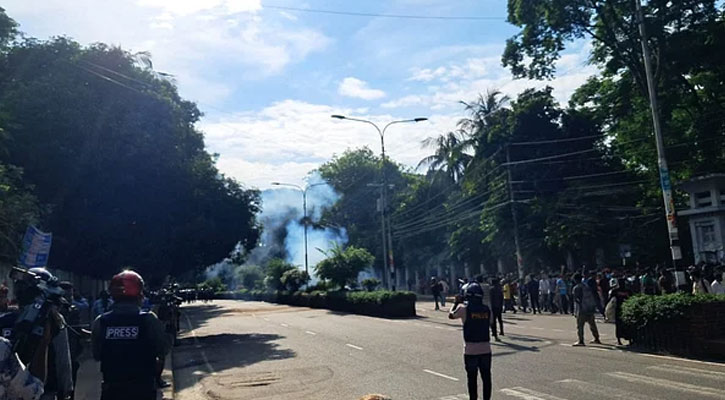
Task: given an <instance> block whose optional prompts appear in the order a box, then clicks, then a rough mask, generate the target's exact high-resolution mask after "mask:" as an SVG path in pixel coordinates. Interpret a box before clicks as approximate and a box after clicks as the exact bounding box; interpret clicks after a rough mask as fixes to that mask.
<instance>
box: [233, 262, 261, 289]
mask: <svg viewBox="0 0 725 400" xmlns="http://www.w3.org/2000/svg"><path fill="white" fill-rule="evenodd" d="M237 277H238V278H239V282H241V283H242V286H243V287H244V288H245V289H249V290H252V289H256V288H259V287H261V286H262V285H263V284H264V271H263V270H262V268H261V267H259V266H258V265H243V266H241V267H239V270H238V271H237Z"/></svg>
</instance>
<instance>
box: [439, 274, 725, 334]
mask: <svg viewBox="0 0 725 400" xmlns="http://www.w3.org/2000/svg"><path fill="white" fill-rule="evenodd" d="M562 271H563V272H556V273H554V272H544V271H542V272H540V273H538V274H535V273H531V274H528V275H526V276H525V277H523V278H518V277H516V275H514V274H508V275H502V276H494V277H490V278H483V277H481V276H479V277H477V278H476V279H475V280H476V281H478V282H479V283H481V284H482V286H483V287H484V292H485V302H486V304H488V305H489V306H490V307H491V311H492V325H496V326H495V327H492V335H493V336H494V340H498V335H503V334H504V328H503V320H502V314H504V313H506V312H511V313H514V314H515V313H517V312H522V313H528V312H531V313H533V314H537V313H538V314H542V313H550V314H571V315H575V316H576V315H582V314H585V315H586V318H579V317H577V318H578V324H577V328H578V329H577V331H578V333H579V335H578V336H579V340H578V341H577V343H576V345H583V344H584V342H583V339H582V335H581V334H580V333H581V331H582V327H583V326H584V324H585V323H590V325H591V327H592V333H593V335H594V340H593V342H594V343H596V342H598V332H596V323H595V322H594V319H593V316H594V315H596V314H601V315H603V316H604V317H605V320H607V321H608V322H614V323H615V324H616V326H617V328H616V331H617V333H616V336H617V342H618V344H620V345H621V344H622V341H621V340H622V339H626V338H627V335H626V333H625V332H624V330H623V328H622V325H623V324H622V321H621V310H622V308H621V306H622V304H623V303H624V302H625V301H626V300H627V299H628V298H629V297H631V296H632V295H634V294H643V295H661V294H669V293H675V292H678V291H679V292H685V293H692V294H708V293H709V294H725V286H723V285H722V280H723V276H724V275H725V267H723V266H721V265H712V264H704V263H703V264H700V265H697V266H690V267H689V268H688V269H687V270H686V271H673V270H671V269H666V268H651V269H648V268H639V267H635V268H602V269H598V270H591V269H588V268H586V267H582V268H581V270H580V271H578V272H570V271H569V272H568V271H564V268H562ZM472 281H474V280H473V279H470V280H469V279H464V278H458V279H457V284H458V285H457V287H456V288H455V290H450V289H448V285H447V282H446V280H445V279H443V278H439V277H432V278H431V280H430V284H429V285H428V288H427V289H429V290H430V294H432V295H433V297H434V302H435V307H436V310H438V309H439V308H440V307H445V298H446V295H450V294H459V293H461V291H462V288H463V287H465V285H467V284H468V283H469V282H472ZM582 283H583V284H584V285H580V284H582ZM577 286H579V287H577ZM577 307H578V308H579V310H582V309H583V310H584V311H586V312H584V313H581V312H578V311H579V310H577ZM590 314H591V315H590ZM590 316H591V317H592V318H589V317H590ZM579 319H581V321H579Z"/></svg>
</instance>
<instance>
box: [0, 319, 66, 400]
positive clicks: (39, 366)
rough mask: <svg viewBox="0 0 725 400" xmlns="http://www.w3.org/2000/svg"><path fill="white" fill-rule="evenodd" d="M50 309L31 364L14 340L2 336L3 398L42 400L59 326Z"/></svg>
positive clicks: (0, 395)
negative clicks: (14, 346)
mask: <svg viewBox="0 0 725 400" xmlns="http://www.w3.org/2000/svg"><path fill="white" fill-rule="evenodd" d="M50 312H51V317H50V318H48V319H47V320H46V323H45V326H44V327H43V336H42V338H41V339H40V341H39V342H37V343H38V344H37V346H36V349H35V353H34V355H33V358H32V359H31V360H30V363H29V365H28V368H26V367H25V365H24V364H23V362H22V361H20V357H19V356H18V354H17V353H15V352H14V351H13V344H12V343H11V342H10V341H9V340H8V339H6V338H4V337H0V400H40V399H41V397H42V396H43V393H44V389H45V388H44V382H45V381H46V379H47V377H48V349H49V346H50V343H51V341H52V340H53V331H54V330H55V329H57V326H55V323H56V321H57V319H56V317H55V316H54V315H52V314H54V313H55V311H54V310H51V311H50Z"/></svg>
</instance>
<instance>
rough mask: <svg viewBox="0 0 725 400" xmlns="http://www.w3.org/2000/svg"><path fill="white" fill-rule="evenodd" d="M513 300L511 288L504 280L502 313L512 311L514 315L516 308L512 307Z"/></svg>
mask: <svg viewBox="0 0 725 400" xmlns="http://www.w3.org/2000/svg"><path fill="white" fill-rule="evenodd" d="M513 300H514V299H513V289H512V288H511V284H510V283H509V281H508V280H506V281H504V283H503V305H504V308H503V312H506V311H513V312H514V314H516V307H514V301H513Z"/></svg>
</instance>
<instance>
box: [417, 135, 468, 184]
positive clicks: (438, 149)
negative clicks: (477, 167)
mask: <svg viewBox="0 0 725 400" xmlns="http://www.w3.org/2000/svg"><path fill="white" fill-rule="evenodd" d="M423 145H424V146H426V147H434V148H435V153H433V154H431V155H430V156H428V157H425V158H424V159H422V160H420V162H419V163H418V168H420V167H422V166H427V167H428V172H443V173H444V176H446V177H447V178H448V179H449V180H450V181H451V182H454V183H459V182H460V181H461V178H463V172H464V171H465V169H466V167H467V166H468V163H469V162H470V161H471V159H472V157H471V155H470V154H468V153H467V152H466V151H467V150H468V149H469V147H470V146H469V142H468V139H467V137H466V135H465V132H463V131H461V130H459V131H453V132H448V133H446V134H444V135H440V136H438V137H435V138H434V137H430V138H428V139H426V140H424V141H423Z"/></svg>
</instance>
